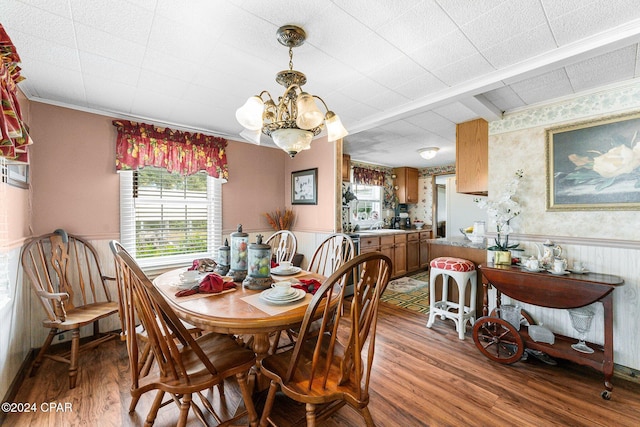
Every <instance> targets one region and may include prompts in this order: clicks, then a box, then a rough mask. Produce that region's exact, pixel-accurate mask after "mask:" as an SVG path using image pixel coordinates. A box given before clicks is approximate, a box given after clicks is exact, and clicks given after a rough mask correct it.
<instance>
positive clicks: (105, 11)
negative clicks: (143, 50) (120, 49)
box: [69, 0, 153, 44]
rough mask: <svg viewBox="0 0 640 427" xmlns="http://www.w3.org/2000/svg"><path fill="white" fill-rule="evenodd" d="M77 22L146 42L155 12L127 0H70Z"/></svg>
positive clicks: (121, 36) (140, 42) (131, 39)
mask: <svg viewBox="0 0 640 427" xmlns="http://www.w3.org/2000/svg"><path fill="white" fill-rule="evenodd" d="M69 2H70V4H71V12H72V14H73V19H74V21H76V22H79V23H82V24H85V25H88V26H90V27H94V28H96V29H98V30H102V31H104V32H106V33H109V34H113V35H115V36H118V37H120V38H123V39H126V40H130V41H132V42H135V43H139V44H146V42H147V38H148V37H149V31H150V29H151V24H152V22H153V14H151V13H149V11H148V10H146V9H143V8H141V7H139V6H137V5H135V4H132V3H130V2H128V1H125V0H108V1H107V0H99V1H91V2H87V1H85V0H69Z"/></svg>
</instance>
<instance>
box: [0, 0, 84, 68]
mask: <svg viewBox="0 0 640 427" xmlns="http://www.w3.org/2000/svg"><path fill="white" fill-rule="evenodd" d="M0 16H1V17H2V25H3V26H4V28H5V29H6V30H7V33H8V34H9V37H11V40H12V41H13V43H14V44H16V47H17V48H18V49H19V50H18V53H20V56H22V53H21V50H20V45H19V44H17V42H16V40H14V38H15V37H14V33H16V32H18V31H20V32H22V33H23V34H28V35H30V36H32V37H35V38H39V39H42V40H46V41H50V42H55V43H56V44H59V45H63V46H67V47H71V48H73V47H75V45H76V41H75V33H74V31H73V25H72V22H71V21H70V20H69V19H66V18H64V17H62V16H60V15H56V14H55V13H50V12H47V11H45V10H42V9H40V8H37V7H32V6H28V5H26V4H24V3H21V2H16V1H6V0H2V1H0ZM22 50H25V49H22Z"/></svg>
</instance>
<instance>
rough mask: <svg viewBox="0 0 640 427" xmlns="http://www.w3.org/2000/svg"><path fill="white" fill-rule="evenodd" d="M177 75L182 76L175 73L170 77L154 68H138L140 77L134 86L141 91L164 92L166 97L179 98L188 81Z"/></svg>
mask: <svg viewBox="0 0 640 427" xmlns="http://www.w3.org/2000/svg"><path fill="white" fill-rule="evenodd" d="M178 77H182V76H177V75H175V76H174V77H170V76H167V75H166V74H162V73H159V72H156V71H155V70H149V69H145V70H140V77H139V79H138V84H137V85H136V87H137V88H138V89H139V90H141V91H145V92H157V93H165V94H166V95H167V96H168V97H172V98H180V97H181V96H182V93H183V92H184V91H185V90H186V88H187V86H188V85H189V82H188V81H187V80H185V79H182V78H178ZM139 102H140V101H139Z"/></svg>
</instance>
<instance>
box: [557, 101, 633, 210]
mask: <svg viewBox="0 0 640 427" xmlns="http://www.w3.org/2000/svg"><path fill="white" fill-rule="evenodd" d="M546 142H547V147H546V158H547V210H550V211H567V210H636V209H640V113H635V114H626V115H621V116H615V117H610V118H607V119H602V120H593V121H588V122H581V123H576V124H572V125H568V126H562V127H557V128H552V129H548V130H547V141H546Z"/></svg>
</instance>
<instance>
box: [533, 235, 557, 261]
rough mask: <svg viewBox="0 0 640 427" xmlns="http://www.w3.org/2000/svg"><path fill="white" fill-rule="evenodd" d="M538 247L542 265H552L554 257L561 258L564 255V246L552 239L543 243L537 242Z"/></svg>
mask: <svg viewBox="0 0 640 427" xmlns="http://www.w3.org/2000/svg"><path fill="white" fill-rule="evenodd" d="M536 247H537V249H538V260H539V261H540V263H541V264H542V265H546V266H548V265H551V263H552V262H553V259H554V258H560V256H561V255H562V247H561V246H560V245H555V244H554V243H553V242H552V241H551V240H547V241H546V242H544V243H543V244H542V246H541V245H539V244H536Z"/></svg>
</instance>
